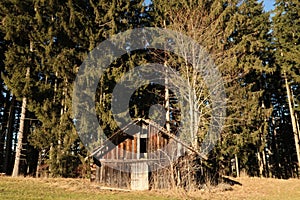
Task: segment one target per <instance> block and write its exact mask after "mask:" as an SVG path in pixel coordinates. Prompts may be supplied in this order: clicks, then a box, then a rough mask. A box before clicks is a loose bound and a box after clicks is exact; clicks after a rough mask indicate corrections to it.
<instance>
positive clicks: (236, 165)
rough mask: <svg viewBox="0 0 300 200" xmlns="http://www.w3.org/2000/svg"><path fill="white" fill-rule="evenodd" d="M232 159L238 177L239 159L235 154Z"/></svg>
mask: <svg viewBox="0 0 300 200" xmlns="http://www.w3.org/2000/svg"><path fill="white" fill-rule="evenodd" d="M234 159H235V169H236V176H237V177H240V169H239V159H238V157H237V154H234Z"/></svg>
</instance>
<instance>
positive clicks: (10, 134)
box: [3, 96, 16, 175]
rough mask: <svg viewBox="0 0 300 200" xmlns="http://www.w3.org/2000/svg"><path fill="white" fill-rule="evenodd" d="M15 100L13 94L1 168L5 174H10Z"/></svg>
mask: <svg viewBox="0 0 300 200" xmlns="http://www.w3.org/2000/svg"><path fill="white" fill-rule="evenodd" d="M15 100H16V97H15V96H13V97H12V100H11V104H10V107H9V116H8V122H7V130H6V141H5V159H4V170H3V171H4V172H5V174H6V175H8V174H10V172H11V169H10V163H11V157H12V140H13V125H14V119H15Z"/></svg>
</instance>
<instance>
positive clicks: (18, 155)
mask: <svg viewBox="0 0 300 200" xmlns="http://www.w3.org/2000/svg"><path fill="white" fill-rule="evenodd" d="M27 74H29V68H27ZM27 74H26V76H27ZM26 104H27V98H26V97H23V100H22V110H21V118H20V127H19V132H18V145H17V149H16V157H15V164H14V169H13V173H12V177H17V176H18V175H19V165H20V158H21V151H22V146H23V145H22V141H23V131H24V123H25V115H26Z"/></svg>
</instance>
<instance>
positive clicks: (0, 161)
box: [0, 92, 12, 172]
mask: <svg viewBox="0 0 300 200" xmlns="http://www.w3.org/2000/svg"><path fill="white" fill-rule="evenodd" d="M10 97H11V96H10V93H9V92H6V97H5V103H4V106H3V107H4V110H3V118H2V120H1V123H0V172H5V171H4V168H5V167H4V165H5V161H4V160H5V148H4V147H5V145H4V144H5V141H6V137H5V136H6V133H7V129H8V125H9V122H8V121H9V120H8V119H9V114H10V107H11V104H12V101H10Z"/></svg>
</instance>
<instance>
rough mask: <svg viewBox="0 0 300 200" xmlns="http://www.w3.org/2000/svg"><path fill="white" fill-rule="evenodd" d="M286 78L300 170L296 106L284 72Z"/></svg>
mask: <svg viewBox="0 0 300 200" xmlns="http://www.w3.org/2000/svg"><path fill="white" fill-rule="evenodd" d="M284 80H285V87H286V92H287V97H288V103H289V110H290V115H291V121H292V126H293V135H294V139H295V146H296V153H297V159H298V166H297V167H298V170H299V169H300V148H299V134H298V130H297V123H296V119H295V113H294V108H293V105H292V96H291V91H290V86H289V84H288V80H287V77H286V73H285V72H284Z"/></svg>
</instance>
